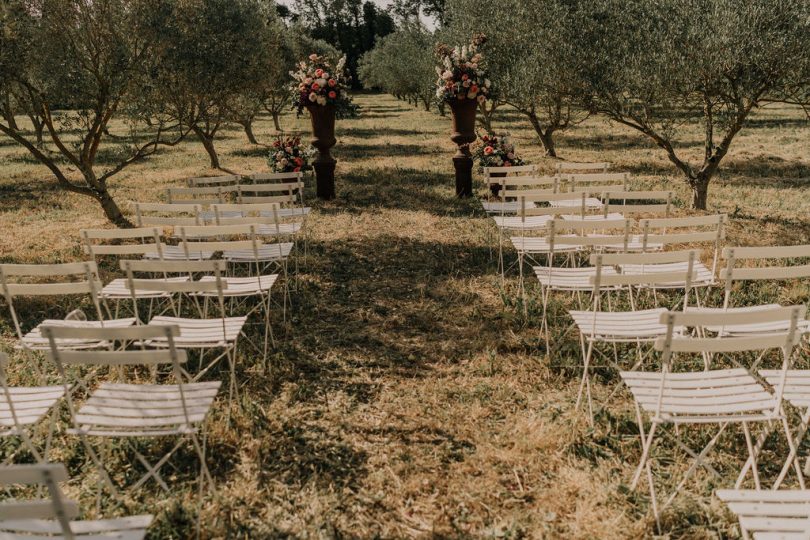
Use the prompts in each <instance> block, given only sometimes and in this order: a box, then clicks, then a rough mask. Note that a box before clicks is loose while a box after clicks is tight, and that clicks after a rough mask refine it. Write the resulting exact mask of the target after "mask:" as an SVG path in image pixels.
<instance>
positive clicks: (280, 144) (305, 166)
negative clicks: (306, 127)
mask: <svg viewBox="0 0 810 540" xmlns="http://www.w3.org/2000/svg"><path fill="white" fill-rule="evenodd" d="M314 156H315V148H314V147H313V146H308V147H303V146H301V137H298V136H294V137H292V136H284V135H279V136H278V137H277V138H276V140H275V141H274V142H273V149H272V150H270V155H269V156H268V158H267V162H268V164H269V165H270V168H271V169H272V170H273V172H277V173H285V172H303V171H308V170H310V169H312V159H313V158H314Z"/></svg>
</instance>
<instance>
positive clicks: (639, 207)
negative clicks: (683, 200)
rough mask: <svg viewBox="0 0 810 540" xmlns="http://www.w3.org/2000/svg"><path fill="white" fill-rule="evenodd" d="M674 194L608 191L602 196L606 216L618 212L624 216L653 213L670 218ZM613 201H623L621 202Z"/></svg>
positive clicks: (670, 192) (665, 192)
mask: <svg viewBox="0 0 810 540" xmlns="http://www.w3.org/2000/svg"><path fill="white" fill-rule="evenodd" d="M674 196H675V194H674V192H672V191H606V192H604V193H602V197H601V198H602V204H603V207H602V212H603V213H604V215H605V216H607V215H608V214H609V213H611V212H616V213H619V214H622V215H623V216H628V215H635V214H645V215H650V214H652V215H655V216H660V217H663V218H668V217H670V214H671V213H672V199H673V197H674ZM613 201H621V203H619V202H613ZM628 201H630V202H628Z"/></svg>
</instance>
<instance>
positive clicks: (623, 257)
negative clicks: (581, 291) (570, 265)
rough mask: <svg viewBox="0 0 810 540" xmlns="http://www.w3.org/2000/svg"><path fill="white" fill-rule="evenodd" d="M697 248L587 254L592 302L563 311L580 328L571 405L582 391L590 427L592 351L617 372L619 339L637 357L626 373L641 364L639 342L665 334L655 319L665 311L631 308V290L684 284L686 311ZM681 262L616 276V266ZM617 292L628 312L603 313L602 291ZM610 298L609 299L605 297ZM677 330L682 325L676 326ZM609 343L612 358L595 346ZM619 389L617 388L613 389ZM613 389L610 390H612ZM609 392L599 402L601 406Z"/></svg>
mask: <svg viewBox="0 0 810 540" xmlns="http://www.w3.org/2000/svg"><path fill="white" fill-rule="evenodd" d="M697 255H698V254H697V251H695V250H689V251H670V252H665V253H617V254H610V253H595V254H593V255H591V258H590V263H591V264H592V265H593V269H594V270H593V271H592V275H591V276H590V285H591V286H592V287H593V289H592V290H593V303H592V307H591V309H590V310H588V311H583V310H569V312H568V314H569V315H570V316H571V318H572V319H573V320H574V325H575V326H576V327H577V329H578V330H579V339H580V348H581V350H582V358H583V371H582V380H581V382H580V386H579V392H578V393H577V403H576V407H577V408H579V405H580V403H581V401H582V397H583V393H584V395H585V396H586V397H587V402H588V411H589V418H590V422H591V425H593V414H594V413H593V401H592V397H591V385H590V369H591V368H592V365H593V355H594V354H595V353H596V354H599V355H600V357H601V358H603V359H604V360H605V361H606V362H607V364H608V365H610V366H612V367H614V368H615V369H617V370H619V369H620V368H619V357H618V353H617V349H616V345H617V344H620V343H630V344H635V345H636V351H637V360H636V362H635V363H634V365H633V366H632V367H631V368H630V370H629V371H634V370H636V369H638V368H639V367H640V366H641V365H642V364H643V362H644V360H645V356H644V354H643V351H642V344H648V343H654V342H655V340H656V339H658V338H659V337H661V336H664V335H666V332H667V327H666V326H665V325H663V324H661V322H660V321H659V319H660V317H661V314H662V313H665V312H666V311H667V309H666V308H664V307H657V306H656V307H654V308H651V309H639V308H637V306H636V302H635V298H634V294H633V288H638V287H642V286H643V287H649V286H655V285H656V284H659V283H670V282H673V281H677V282H682V283H683V284H684V291H683V298H682V300H681V303H682V308H683V309H687V307H688V305H689V293H690V290H691V283H692V280H693V279H695V278H696V277H697V273H696V272H695V270H694V266H695V263H696V262H697V260H698V258H697ZM674 262H685V263H686V268H684V269H683V270H682V271H673V272H669V273H663V272H650V273H638V274H632V275H626V274H620V273H618V272H617V271H616V268H618V267H621V265H622V264H627V263H633V264H642V265H644V266H649V265H655V264H662V263H674ZM603 288H607V290H608V291H617V290H621V289H624V288H626V289H627V293H628V297H629V300H630V311H613V309H612V306H611V304H610V303H608V304H607V308H608V310H607V311H603V309H602V308H603V304H602V294H601V292H602V290H603ZM608 299H610V297H608ZM676 331H677V332H678V333H679V334H680V333H682V331H683V328H677V329H676ZM598 344H610V345H612V346H613V358H612V359H611V358H610V357H609V356H607V355H605V354H604V353H602V352H601V351H600V350H599V349H598V348H596V345H598ZM617 388H618V387H617ZM615 392H616V391H615V390H614V392H613V393H615ZM613 393H611V395H610V396H609V397H608V398H607V399H606V400H604V401H602V405H603V406H604V404H605V403H607V402H608V401H609V400H610V398H611V397H612V396H613Z"/></svg>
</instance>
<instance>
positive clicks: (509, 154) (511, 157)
mask: <svg viewBox="0 0 810 540" xmlns="http://www.w3.org/2000/svg"><path fill="white" fill-rule="evenodd" d="M506 157H507V159H515V154H513V153H512V152H509V153H508V154H506Z"/></svg>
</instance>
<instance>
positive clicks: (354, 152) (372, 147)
mask: <svg viewBox="0 0 810 540" xmlns="http://www.w3.org/2000/svg"><path fill="white" fill-rule="evenodd" d="M335 154H336V155H337V156H338V158H343V159H347V160H352V159H363V158H370V157H391V158H394V157H401V156H428V155H440V154H442V152H440V151H437V150H435V149H433V148H430V147H427V146H425V145H421V144H393V143H387V144H353V145H351V146H349V145H344V146H341V147H340V148H339V150H338V151H337V152H335Z"/></svg>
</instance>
